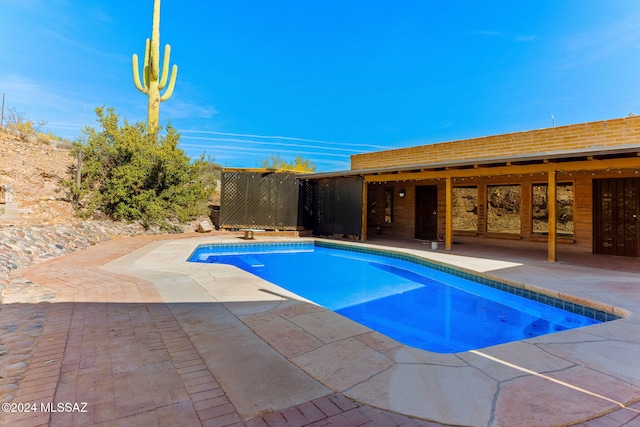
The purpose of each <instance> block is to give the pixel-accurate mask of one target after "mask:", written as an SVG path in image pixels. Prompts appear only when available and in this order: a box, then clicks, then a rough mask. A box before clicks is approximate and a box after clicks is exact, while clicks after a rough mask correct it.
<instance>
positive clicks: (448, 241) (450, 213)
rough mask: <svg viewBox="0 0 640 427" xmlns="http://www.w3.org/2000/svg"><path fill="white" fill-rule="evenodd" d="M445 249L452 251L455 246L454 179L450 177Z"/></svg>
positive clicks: (446, 204)
mask: <svg viewBox="0 0 640 427" xmlns="http://www.w3.org/2000/svg"><path fill="white" fill-rule="evenodd" d="M444 227H445V229H444V249H445V250H446V251H450V250H451V247H452V246H453V179H452V178H451V177H450V176H448V177H447V180H446V189H445V220H444Z"/></svg>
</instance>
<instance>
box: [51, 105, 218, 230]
mask: <svg viewBox="0 0 640 427" xmlns="http://www.w3.org/2000/svg"><path fill="white" fill-rule="evenodd" d="M96 114H97V116H98V117H97V121H98V122H99V123H100V129H94V128H91V127H86V128H85V129H83V131H82V134H83V138H82V139H83V140H84V141H86V142H84V143H81V142H76V143H75V147H74V149H73V152H74V154H75V155H76V156H78V159H79V162H78V163H79V164H80V171H79V172H80V174H79V175H78V170H77V168H76V167H72V168H71V169H70V170H69V179H66V180H63V181H62V182H61V187H62V189H63V190H64V191H65V192H66V194H67V197H68V198H69V199H70V200H72V201H73V202H74V205H75V206H76V210H77V213H78V215H79V216H81V217H83V218H87V217H90V216H92V215H95V214H98V213H101V214H104V215H106V216H108V217H109V218H111V219H113V220H116V221H141V222H142V223H143V224H144V225H146V226H149V225H161V226H167V225H168V224H169V222H170V221H172V220H177V221H187V220H189V219H193V218H195V217H196V216H198V215H203V214H206V213H207V199H208V197H209V195H210V194H211V193H212V192H213V190H214V188H213V185H214V181H213V178H212V177H210V176H209V174H207V173H205V172H206V169H207V167H208V164H207V162H205V161H204V159H203V158H201V159H199V160H196V161H194V162H192V161H191V159H190V158H189V157H188V156H187V155H186V154H185V153H184V152H183V151H182V150H181V149H179V148H178V143H179V140H180V135H179V134H178V133H177V132H176V131H175V129H173V128H172V127H171V126H168V127H167V128H166V131H165V132H161V133H160V134H149V133H148V132H147V130H146V125H145V124H143V123H141V122H139V123H136V124H129V123H128V122H127V121H126V120H125V121H124V125H123V126H120V125H119V116H118V115H117V114H116V113H115V111H114V110H113V109H106V110H105V109H104V108H102V107H101V108H97V109H96Z"/></svg>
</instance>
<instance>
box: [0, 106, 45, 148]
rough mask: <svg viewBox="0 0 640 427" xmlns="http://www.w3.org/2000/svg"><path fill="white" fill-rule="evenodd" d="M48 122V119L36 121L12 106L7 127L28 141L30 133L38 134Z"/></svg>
mask: <svg viewBox="0 0 640 427" xmlns="http://www.w3.org/2000/svg"><path fill="white" fill-rule="evenodd" d="M46 124H47V122H46V121H39V122H34V121H33V120H31V119H29V118H27V117H26V115H25V113H23V112H20V111H17V110H16V109H15V108H10V109H9V114H8V115H7V128H9V130H10V131H12V132H13V133H14V134H15V135H16V136H18V138H20V139H21V140H23V141H26V140H27V138H28V137H29V136H30V135H34V136H37V135H38V133H39V132H40V129H42V127H43V126H45V125H46Z"/></svg>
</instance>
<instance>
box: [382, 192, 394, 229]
mask: <svg viewBox="0 0 640 427" xmlns="http://www.w3.org/2000/svg"><path fill="white" fill-rule="evenodd" d="M384 222H385V223H387V224H391V223H392V222H393V188H385V189H384Z"/></svg>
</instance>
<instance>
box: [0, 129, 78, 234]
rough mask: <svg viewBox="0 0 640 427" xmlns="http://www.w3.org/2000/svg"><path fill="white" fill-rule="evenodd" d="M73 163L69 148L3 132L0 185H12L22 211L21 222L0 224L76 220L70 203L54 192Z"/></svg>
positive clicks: (0, 130) (1, 133)
mask: <svg viewBox="0 0 640 427" xmlns="http://www.w3.org/2000/svg"><path fill="white" fill-rule="evenodd" d="M72 164H75V159H74V158H73V157H71V155H70V153H69V150H68V149H65V148H59V147H55V146H52V145H47V144H43V143H40V142H36V141H24V140H21V139H18V138H17V137H15V136H13V135H9V134H7V133H4V132H3V131H2V129H0V185H1V184H11V186H12V188H13V198H14V201H15V202H16V203H17V204H18V208H19V210H20V218H19V219H18V220H11V221H6V220H5V221H0V226H3V225H4V226H6V225H8V224H9V223H10V224H15V225H33V224H53V223H60V222H73V221H76V219H75V218H74V217H73V211H72V207H71V204H70V203H68V202H65V201H63V200H62V196H63V195H62V194H61V193H56V191H55V190H56V188H57V187H58V181H59V180H60V179H61V178H63V177H65V176H66V173H67V169H68V168H69V166H70V165H72Z"/></svg>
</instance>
